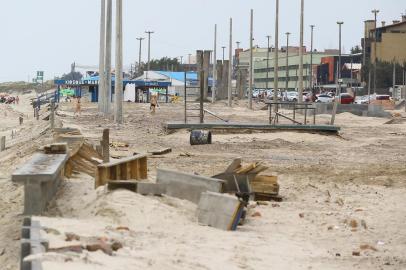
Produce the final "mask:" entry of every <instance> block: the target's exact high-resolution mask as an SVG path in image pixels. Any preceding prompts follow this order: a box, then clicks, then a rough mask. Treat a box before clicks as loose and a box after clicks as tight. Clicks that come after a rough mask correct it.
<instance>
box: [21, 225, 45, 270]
mask: <svg viewBox="0 0 406 270" xmlns="http://www.w3.org/2000/svg"><path fill="white" fill-rule="evenodd" d="M27 225H29V226H27ZM40 230H41V225H40V223H39V222H38V221H35V220H32V219H31V217H29V218H25V219H24V221H23V228H22V234H21V253H20V270H42V263H41V260H40V259H34V260H26V257H28V256H30V255H36V254H40V253H44V252H46V251H47V250H48V248H49V242H48V240H46V239H42V238H41V233H40Z"/></svg>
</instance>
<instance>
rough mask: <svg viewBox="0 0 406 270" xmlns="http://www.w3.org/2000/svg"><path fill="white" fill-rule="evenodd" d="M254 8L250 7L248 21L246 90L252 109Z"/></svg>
mask: <svg viewBox="0 0 406 270" xmlns="http://www.w3.org/2000/svg"><path fill="white" fill-rule="evenodd" d="M253 32H254V10H253V9H251V23H250V64H249V76H250V77H249V91H248V108H249V109H251V110H252V92H253V88H254V86H253V77H254V74H253V73H254V67H253V64H254V63H253V58H254V57H253V51H252V50H253V45H252V43H253V40H254V36H253V35H254V33H253Z"/></svg>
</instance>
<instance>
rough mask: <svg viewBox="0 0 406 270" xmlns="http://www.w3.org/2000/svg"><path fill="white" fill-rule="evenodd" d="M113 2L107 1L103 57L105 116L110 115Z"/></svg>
mask: <svg viewBox="0 0 406 270" xmlns="http://www.w3.org/2000/svg"><path fill="white" fill-rule="evenodd" d="M112 20H113V2H112V0H107V20H106V55H105V57H106V58H105V62H104V64H105V70H106V71H105V73H106V83H105V87H106V90H105V91H104V92H105V95H106V96H105V101H104V106H105V107H104V110H103V111H104V114H105V115H106V116H108V115H110V113H111V42H112V41H111V39H112V32H113V21H112Z"/></svg>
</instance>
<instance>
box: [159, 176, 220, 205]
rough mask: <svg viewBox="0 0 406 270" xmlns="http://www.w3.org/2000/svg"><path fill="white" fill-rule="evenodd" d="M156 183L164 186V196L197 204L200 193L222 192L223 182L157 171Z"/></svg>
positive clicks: (203, 177)
mask: <svg viewBox="0 0 406 270" xmlns="http://www.w3.org/2000/svg"><path fill="white" fill-rule="evenodd" d="M156 182H157V183H158V184H164V185H165V194H166V195H168V196H172V197H176V198H180V199H184V200H188V201H191V202H193V203H196V204H197V203H199V200H200V196H201V194H202V192H206V191H213V192H222V191H223V186H224V184H225V181H223V180H220V179H214V178H210V177H205V176H200V175H194V174H186V173H180V172H177V171H171V170H165V169H158V170H157V177H156Z"/></svg>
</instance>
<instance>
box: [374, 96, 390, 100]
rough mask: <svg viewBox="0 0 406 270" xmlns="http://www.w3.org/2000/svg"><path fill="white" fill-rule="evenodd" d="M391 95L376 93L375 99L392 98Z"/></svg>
mask: <svg viewBox="0 0 406 270" xmlns="http://www.w3.org/2000/svg"><path fill="white" fill-rule="evenodd" d="M390 99H391V98H390V96H389V95H376V98H375V100H390Z"/></svg>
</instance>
